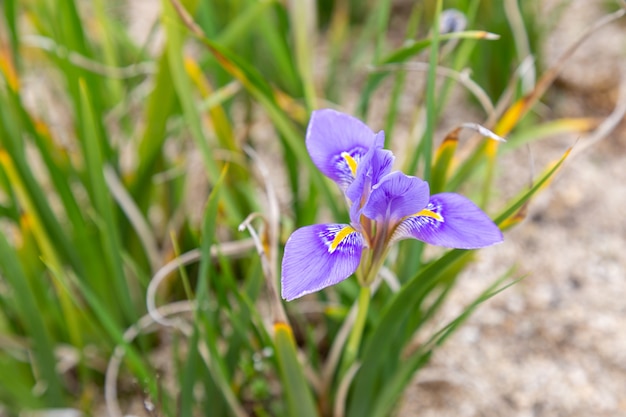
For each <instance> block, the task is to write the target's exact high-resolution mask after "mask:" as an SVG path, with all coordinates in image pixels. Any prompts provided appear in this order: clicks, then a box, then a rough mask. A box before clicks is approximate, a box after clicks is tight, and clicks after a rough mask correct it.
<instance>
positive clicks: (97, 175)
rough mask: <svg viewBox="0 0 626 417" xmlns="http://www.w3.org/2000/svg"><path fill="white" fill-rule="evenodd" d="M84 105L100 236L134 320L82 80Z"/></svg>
mask: <svg viewBox="0 0 626 417" xmlns="http://www.w3.org/2000/svg"><path fill="white" fill-rule="evenodd" d="M80 97H81V107H82V114H83V117H84V119H83V120H82V122H81V125H82V127H83V131H82V132H81V136H82V137H83V143H84V151H85V165H86V167H87V174H88V178H89V183H90V185H91V190H92V195H91V198H92V199H93V204H94V207H95V209H96V211H97V213H98V216H100V219H101V221H102V228H101V230H100V239H101V240H102V247H103V249H104V254H103V255H104V257H103V258H104V260H105V262H106V265H107V266H108V268H109V273H110V274H112V277H111V281H112V284H113V288H114V291H115V298H114V299H117V300H119V304H121V305H120V306H119V307H120V310H121V312H122V313H123V317H124V318H125V319H126V320H127V322H130V323H132V322H134V321H135V320H136V319H137V317H138V315H137V312H136V310H135V307H134V303H133V301H132V298H131V296H130V290H129V287H128V283H127V279H126V274H125V272H124V267H123V262H122V256H121V248H122V244H121V240H120V237H119V230H118V229H117V225H116V221H115V214H114V210H113V200H112V198H111V196H110V194H109V190H108V188H107V186H106V182H105V179H104V165H103V155H102V148H101V143H102V142H103V141H104V139H103V138H100V137H98V130H97V129H96V123H95V114H94V113H93V108H92V103H91V95H90V91H89V90H88V89H87V86H86V85H85V83H84V81H82V82H81V83H80Z"/></svg>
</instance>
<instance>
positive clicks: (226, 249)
mask: <svg viewBox="0 0 626 417" xmlns="http://www.w3.org/2000/svg"><path fill="white" fill-rule="evenodd" d="M253 248H254V241H253V240H252V239H245V240H238V241H234V242H227V243H223V244H221V245H214V246H212V247H211V256H212V257H214V258H216V257H217V256H218V254H220V255H223V256H233V257H235V256H241V255H243V254H245V253H247V252H249V251H250V250H252V249H253ZM201 257H202V254H201V252H200V250H199V249H194V250H191V251H189V252H185V253H183V254H181V255H180V256H177V257H176V258H174V259H172V260H171V261H169V262H168V263H166V264H165V265H163V266H162V267H161V268H160V269H159V270H158V271H157V272H156V273H155V274H154V276H153V277H152V279H151V280H150V283H149V284H148V290H147V294H146V305H147V308H148V314H149V315H150V316H151V317H152V320H154V321H155V322H156V323H159V324H161V325H163V326H172V325H175V323H173V322H171V321H169V320H167V319H166V318H165V317H163V316H161V315H160V314H159V311H160V310H159V309H158V308H157V307H156V293H157V289H158V288H159V285H160V284H161V283H162V282H163V280H164V279H165V278H167V277H168V276H169V274H171V273H172V272H174V271H175V270H177V269H178V268H180V267H182V266H185V265H189V264H192V263H194V262H198V261H199V260H200V258H201Z"/></svg>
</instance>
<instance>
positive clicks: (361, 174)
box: [346, 132, 395, 203]
mask: <svg viewBox="0 0 626 417" xmlns="http://www.w3.org/2000/svg"><path fill="white" fill-rule="evenodd" d="M377 137H382V138H383V139H382V143H384V132H380V133H379V134H378V135H377ZM394 159H395V157H394V156H393V153H391V151H388V150H385V149H382V147H381V146H378V145H375V146H374V147H372V148H370V150H369V151H368V152H367V153H366V154H365V155H364V156H363V158H362V159H361V162H360V163H359V165H358V169H357V172H356V177H355V178H354V181H353V182H352V184H350V186H349V187H348V188H347V189H346V196H347V197H348V198H349V199H350V201H352V202H353V203H354V202H356V203H358V202H360V201H361V200H362V197H363V196H364V191H365V190H366V195H365V196H367V195H369V189H370V188H371V187H372V186H373V185H375V184H377V183H378V182H379V181H380V180H381V178H383V177H384V176H385V175H387V174H389V173H390V172H391V166H392V165H393V161H394Z"/></svg>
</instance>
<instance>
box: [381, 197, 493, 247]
mask: <svg viewBox="0 0 626 417" xmlns="http://www.w3.org/2000/svg"><path fill="white" fill-rule="evenodd" d="M406 238H415V239H419V240H422V241H424V242H426V243H429V244H431V245H437V246H445V247H448V248H457V249H478V248H482V247H485V246H490V245H493V244H496V243H500V242H502V240H503V237H502V232H501V231H500V229H499V228H498V226H496V225H495V224H494V223H493V221H491V219H490V218H489V217H488V216H487V215H486V214H485V213H484V212H483V211H482V210H481V209H480V208H478V207H477V206H476V205H475V204H474V203H472V202H471V201H470V200H469V199H467V198H465V197H463V196H461V195H459V194H454V193H442V194H436V195H433V196H431V198H430V201H429V203H428V205H427V206H426V209H425V210H424V211H422V212H421V213H417V214H416V215H413V216H410V217H408V218H406V219H405V220H403V221H402V223H400V225H399V226H398V228H397V229H396V231H395V233H394V235H393V238H392V240H394V241H397V240H401V239H406Z"/></svg>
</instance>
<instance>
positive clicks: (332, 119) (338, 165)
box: [306, 109, 384, 191]
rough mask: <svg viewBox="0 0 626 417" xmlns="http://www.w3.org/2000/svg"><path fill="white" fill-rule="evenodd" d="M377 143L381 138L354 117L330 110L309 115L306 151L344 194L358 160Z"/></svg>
mask: <svg viewBox="0 0 626 417" xmlns="http://www.w3.org/2000/svg"><path fill="white" fill-rule="evenodd" d="M377 143H381V138H380V135H376V134H374V132H372V130H371V129H370V128H369V127H367V125H365V123H363V122H362V121H360V120H359V119H357V118H355V117H352V116H349V115H347V114H344V113H340V112H338V111H335V110H331V109H322V110H316V111H314V112H313V113H312V114H311V120H310V121H309V126H308V128H307V133H306V148H307V150H308V151H309V155H311V159H312V160H313V163H314V164H315V166H316V167H317V168H318V169H319V170H320V171H322V173H323V174H324V175H326V176H327V177H328V178H330V179H332V180H333V181H335V182H336V183H337V184H339V186H340V187H341V189H342V190H344V191H345V189H346V188H347V187H348V185H350V183H352V181H353V180H354V177H355V175H356V171H357V166H358V163H359V162H360V160H361V159H362V158H363V156H364V155H365V154H366V153H367V151H368V150H369V149H370V148H372V147H373V146H375V145H376V144H377ZM383 144H384V136H383V137H382V143H381V144H380V146H381V147H382V146H383Z"/></svg>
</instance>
